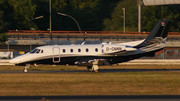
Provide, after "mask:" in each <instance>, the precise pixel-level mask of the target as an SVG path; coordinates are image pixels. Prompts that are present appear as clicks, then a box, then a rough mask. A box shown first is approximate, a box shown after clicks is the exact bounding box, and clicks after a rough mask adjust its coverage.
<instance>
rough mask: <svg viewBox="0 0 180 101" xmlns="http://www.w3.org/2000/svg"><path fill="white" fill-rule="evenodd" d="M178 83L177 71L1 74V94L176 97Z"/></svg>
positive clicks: (178, 88) (178, 90) (178, 91)
mask: <svg viewBox="0 0 180 101" xmlns="http://www.w3.org/2000/svg"><path fill="white" fill-rule="evenodd" d="M179 84H180V73H179V72H136V73H134V72H121V73H32V74H28V73H27V74H23V73H19V74H0V95H1V96H33V95H179V94H180V85H179Z"/></svg>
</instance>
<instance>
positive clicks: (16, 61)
mask: <svg viewBox="0 0 180 101" xmlns="http://www.w3.org/2000/svg"><path fill="white" fill-rule="evenodd" d="M20 62H21V59H20V58H14V59H11V60H10V61H9V63H12V64H18V63H20Z"/></svg>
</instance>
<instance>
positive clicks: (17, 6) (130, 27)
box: [0, 0, 180, 40]
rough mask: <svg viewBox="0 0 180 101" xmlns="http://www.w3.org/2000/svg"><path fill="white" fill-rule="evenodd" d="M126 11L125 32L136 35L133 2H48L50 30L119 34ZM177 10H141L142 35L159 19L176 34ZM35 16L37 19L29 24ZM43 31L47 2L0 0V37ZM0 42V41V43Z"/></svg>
mask: <svg viewBox="0 0 180 101" xmlns="http://www.w3.org/2000/svg"><path fill="white" fill-rule="evenodd" d="M122 8H125V9H126V31H137V22H138V19H137V17H138V16H137V15H138V14H137V13H138V8H137V1H136V0H52V13H51V14H52V30H62V31H78V30H79V29H78V27H77V25H76V23H75V22H74V21H73V19H71V18H69V17H67V16H62V15H58V14H57V12H60V13H64V14H68V15H70V16H72V17H74V18H75V19H76V20H77V22H78V23H79V25H80V27H81V30H82V31H123V18H122V15H123V11H122ZM179 9H180V6H179V5H167V6H148V7H147V6H143V7H142V31H151V29H152V28H153V27H154V26H155V24H156V23H157V21H158V20H159V19H163V18H167V19H171V20H172V22H173V23H172V25H171V26H172V27H171V31H173V32H178V31H179V32H180V10H179ZM38 16H44V17H43V18H41V19H37V20H33V18H35V17H38ZM31 28H34V29H36V30H47V29H48V28H49V0H0V33H5V32H8V30H16V29H18V30H30V29H31ZM0 38H1V37H0ZM0 40H1V39H0Z"/></svg>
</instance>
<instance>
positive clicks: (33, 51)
mask: <svg viewBox="0 0 180 101" xmlns="http://www.w3.org/2000/svg"><path fill="white" fill-rule="evenodd" d="M37 50H38V49H33V50H31V51H30V52H29V53H35V52H36V51H37Z"/></svg>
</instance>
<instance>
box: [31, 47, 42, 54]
mask: <svg viewBox="0 0 180 101" xmlns="http://www.w3.org/2000/svg"><path fill="white" fill-rule="evenodd" d="M40 52H41V53H43V50H41V49H36V48H35V49H33V50H32V51H30V52H29V53H30V54H34V53H37V54H38V53H40Z"/></svg>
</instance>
